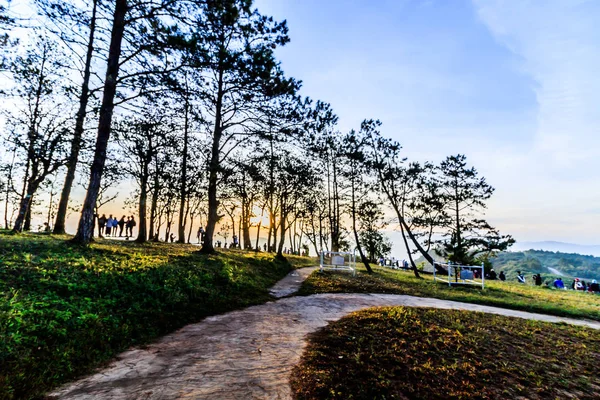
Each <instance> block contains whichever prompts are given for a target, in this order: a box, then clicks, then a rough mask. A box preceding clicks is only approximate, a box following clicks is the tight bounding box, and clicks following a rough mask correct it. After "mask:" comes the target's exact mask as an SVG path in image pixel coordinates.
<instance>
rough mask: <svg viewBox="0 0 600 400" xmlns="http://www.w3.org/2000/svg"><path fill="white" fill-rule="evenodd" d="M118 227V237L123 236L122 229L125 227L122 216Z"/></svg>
mask: <svg viewBox="0 0 600 400" xmlns="http://www.w3.org/2000/svg"><path fill="white" fill-rule="evenodd" d="M118 225H119V237H122V236H123V228H124V227H125V216H124V215H123V216H122V217H121V219H120V220H119V222H118Z"/></svg>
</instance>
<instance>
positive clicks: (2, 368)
mask: <svg viewBox="0 0 600 400" xmlns="http://www.w3.org/2000/svg"><path fill="white" fill-rule="evenodd" d="M66 240H67V237H66V236H62V237H53V236H49V235H35V234H24V235H11V234H8V233H7V232H6V231H4V232H0V398H9V399H10V398H33V397H37V396H40V395H42V394H43V393H44V392H45V391H47V390H48V389H50V388H53V387H56V386H57V385H59V384H60V383H63V382H65V381H67V380H69V379H73V378H75V377H77V376H81V375H82V374H84V373H86V372H89V371H90V370H91V369H92V368H93V367H96V366H98V365H100V364H101V363H103V362H106V361H107V360H109V359H110V358H111V357H113V356H114V355H115V354H117V353H118V352H120V351H122V350H124V349H126V348H128V347H130V346H132V345H138V344H142V343H145V342H148V341H150V340H152V339H154V338H156V337H158V336H159V335H162V334H165V333H167V332H170V331H173V330H175V329H177V328H179V327H181V326H183V325H185V324H187V323H190V322H195V321H198V320H200V319H201V318H203V317H205V316H207V315H212V314H217V313H222V312H225V311H229V310H232V309H235V308H240V307H244V306H248V305H251V304H258V303H262V302H265V301H268V300H270V299H271V297H270V295H269V294H268V288H269V287H270V286H272V285H273V284H274V283H275V282H276V281H277V280H279V279H281V278H282V277H283V276H285V275H286V274H287V273H288V272H289V271H290V269H292V268H293V265H292V264H294V265H296V266H303V265H304V264H307V265H308V264H312V262H311V260H309V259H307V258H303V257H289V258H288V259H289V260H290V262H291V264H290V263H289V262H285V261H277V260H274V259H273V257H272V256H270V255H266V254H261V253H258V254H257V255H255V254H254V253H245V252H241V251H234V250H232V251H223V252H221V253H219V254H218V255H214V256H203V255H199V254H198V253H197V250H198V247H195V246H191V245H179V244H166V243H148V244H145V245H138V244H136V243H133V242H116V241H108V240H100V241H98V242H97V243H95V244H93V245H91V246H90V247H89V248H83V247H72V246H69V245H67V242H66Z"/></svg>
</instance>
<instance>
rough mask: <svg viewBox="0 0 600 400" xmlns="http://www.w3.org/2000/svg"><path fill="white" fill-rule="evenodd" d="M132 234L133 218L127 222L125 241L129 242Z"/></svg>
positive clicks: (128, 218) (129, 218)
mask: <svg viewBox="0 0 600 400" xmlns="http://www.w3.org/2000/svg"><path fill="white" fill-rule="evenodd" d="M130 232H131V217H127V221H126V222H125V240H129V237H130V236H131V235H130Z"/></svg>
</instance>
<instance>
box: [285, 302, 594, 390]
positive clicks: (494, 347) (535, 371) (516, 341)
mask: <svg viewBox="0 0 600 400" xmlns="http://www.w3.org/2000/svg"><path fill="white" fill-rule="evenodd" d="M598 352H600V332H598V331H594V330H592V329H587V328H581V327H575V326H567V325H563V324H550V323H544V322H538V321H527V320H523V319H519V318H508V317H503V316H499V315H490V314H483V313H475V312H467V311H457V310H434V309H427V308H423V309H420V308H408V307H385V308H373V309H368V310H362V311H359V312H356V313H353V314H351V315H349V316H346V317H344V318H342V319H341V320H339V321H336V322H333V323H331V324H329V325H328V326H326V327H325V328H323V329H321V330H320V331H318V332H316V333H314V334H312V335H310V337H309V344H308V346H307V348H306V350H305V352H304V354H303V356H302V359H301V362H300V363H299V364H298V365H297V366H296V367H295V368H294V370H293V372H292V377H291V384H292V390H293V391H294V394H295V397H296V399H440V400H442V399H444V400H445V399H566V398H573V399H593V398H598V387H599V386H600V376H599V375H598V374H597V371H598V367H597V354H598Z"/></svg>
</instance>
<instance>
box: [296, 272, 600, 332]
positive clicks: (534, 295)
mask: <svg viewBox="0 0 600 400" xmlns="http://www.w3.org/2000/svg"><path fill="white" fill-rule="evenodd" d="M315 293H390V294H406V295H412V296H420V297H433V298H437V299H445V300H455V301H462V302H465V303H475V304H483V305H488V306H496V307H502V308H510V309H513V310H522V311H529V312H536V313H541V314H549V315H556V316H561V317H572V318H584V319H593V320H596V321H600V295H595V294H591V293H582V292H577V291H574V290H557V289H550V288H547V287H545V286H531V285H522V284H519V283H517V282H516V279H512V280H510V281H506V282H500V281H487V282H486V284H485V290H481V288H478V287H448V285H444V284H442V283H436V282H434V281H433V279H432V277H431V276H425V278H423V279H417V278H415V277H414V275H413V274H412V272H407V271H395V270H390V269H388V268H381V267H375V268H374V273H373V274H370V275H369V274H367V273H364V272H359V273H358V274H357V275H356V277H352V275H350V274H342V273H318V272H315V273H313V274H311V275H310V276H309V277H308V279H307V280H306V281H304V283H303V285H302V287H301V288H300V291H299V294H301V295H310V294H315Z"/></svg>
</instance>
